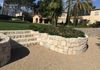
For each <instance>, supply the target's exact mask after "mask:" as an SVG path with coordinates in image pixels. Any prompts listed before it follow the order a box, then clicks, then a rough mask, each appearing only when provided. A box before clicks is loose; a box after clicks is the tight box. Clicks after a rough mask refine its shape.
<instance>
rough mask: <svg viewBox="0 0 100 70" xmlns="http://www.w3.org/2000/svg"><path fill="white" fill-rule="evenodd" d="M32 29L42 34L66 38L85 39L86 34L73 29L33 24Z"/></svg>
mask: <svg viewBox="0 0 100 70" xmlns="http://www.w3.org/2000/svg"><path fill="white" fill-rule="evenodd" d="M30 28H31V29H33V30H35V31H39V32H41V33H48V34H50V35H58V36H62V37H66V38H71V37H73V38H77V37H84V33H83V32H81V31H78V30H75V29H72V28H66V27H55V26H52V25H43V24H32V25H30Z"/></svg>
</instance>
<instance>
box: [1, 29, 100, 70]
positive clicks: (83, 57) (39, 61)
mask: <svg viewBox="0 0 100 70" xmlns="http://www.w3.org/2000/svg"><path fill="white" fill-rule="evenodd" d="M82 30H83V31H84V32H86V33H87V32H88V33H89V34H88V35H89V41H88V42H89V48H88V50H87V51H86V52H85V53H83V54H79V55H64V54H59V53H56V52H53V51H51V50H49V49H47V48H44V47H40V46H38V45H36V46H33V47H28V48H26V49H27V50H25V49H24V50H20V51H19V50H17V51H19V52H15V54H14V55H16V54H17V57H18V56H19V57H20V55H21V56H22V55H23V54H21V53H24V52H26V51H28V53H27V54H26V55H25V57H24V56H23V57H21V58H19V59H16V60H13V61H12V62H11V63H9V64H7V65H5V66H3V67H2V68H0V70H100V34H99V33H100V30H99V29H97V30H95V29H94V30H95V31H96V32H95V31H92V29H82ZM87 30H88V31H87ZM94 32H95V33H94ZM97 33H98V34H97ZM15 57H16V56H15Z"/></svg>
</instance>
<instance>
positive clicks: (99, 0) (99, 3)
mask: <svg viewBox="0 0 100 70" xmlns="http://www.w3.org/2000/svg"><path fill="white" fill-rule="evenodd" d="M0 4H1V5H2V4H3V0H0ZM93 4H94V6H96V8H100V0H93Z"/></svg>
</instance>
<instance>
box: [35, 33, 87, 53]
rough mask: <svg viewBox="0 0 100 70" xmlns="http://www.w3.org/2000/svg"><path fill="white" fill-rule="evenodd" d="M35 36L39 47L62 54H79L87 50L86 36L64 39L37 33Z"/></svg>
mask: <svg viewBox="0 0 100 70" xmlns="http://www.w3.org/2000/svg"><path fill="white" fill-rule="evenodd" d="M35 36H36V37H37V41H38V42H39V44H40V45H41V46H44V47H47V48H49V49H51V50H53V51H56V52H59V53H63V54H80V53H82V52H84V51H86V49H87V41H88V38H87V36H86V37H85V38H82V37H78V38H64V37H61V36H55V35H48V34H46V33H38V32H37V34H36V35H35Z"/></svg>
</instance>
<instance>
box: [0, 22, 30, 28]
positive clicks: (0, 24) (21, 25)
mask: <svg viewBox="0 0 100 70" xmlns="http://www.w3.org/2000/svg"><path fill="white" fill-rule="evenodd" d="M30 25H31V23H13V22H12V23H11V22H0V30H26V29H29V26H30Z"/></svg>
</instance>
